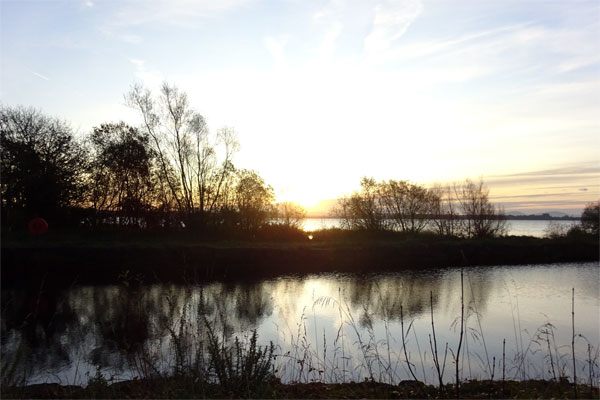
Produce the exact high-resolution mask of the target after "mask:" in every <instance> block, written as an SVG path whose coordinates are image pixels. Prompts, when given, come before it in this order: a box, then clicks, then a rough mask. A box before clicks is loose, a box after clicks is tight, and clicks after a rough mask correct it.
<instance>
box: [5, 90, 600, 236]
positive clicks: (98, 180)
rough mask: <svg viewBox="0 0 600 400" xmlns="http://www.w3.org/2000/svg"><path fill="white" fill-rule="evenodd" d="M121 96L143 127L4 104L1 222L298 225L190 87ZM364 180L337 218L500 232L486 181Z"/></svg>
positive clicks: (221, 232)
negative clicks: (79, 132)
mask: <svg viewBox="0 0 600 400" xmlns="http://www.w3.org/2000/svg"><path fill="white" fill-rule="evenodd" d="M125 100H126V102H127V104H128V105H129V106H131V107H132V108H133V109H134V110H136V111H137V113H138V115H139V116H140V117H141V120H142V123H141V125H140V126H139V127H132V126H129V125H127V124H125V123H123V122H108V123H104V124H101V125H100V126H97V127H94V128H93V129H92V132H91V133H90V134H89V135H87V136H85V137H83V138H80V139H79V140H78V139H77V138H76V137H75V135H74V133H73V131H72V129H71V128H70V127H69V125H68V124H67V123H66V122H64V121H61V120H59V119H56V118H51V117H48V116H46V115H43V114H42V113H41V112H40V111H37V110H35V109H31V108H24V107H7V106H2V107H1V108H0V131H1V132H0V134H1V138H0V139H1V140H0V151H1V156H2V160H1V169H2V171H1V173H2V182H1V195H2V199H1V209H2V227H3V229H5V230H10V231H16V232H19V231H21V232H22V231H24V230H25V227H26V224H27V222H28V221H29V220H31V219H32V218H34V217H43V218H45V219H47V220H48V221H49V222H50V227H51V230H53V229H56V228H57V227H70V228H72V229H80V230H81V229H84V230H87V231H90V230H112V231H117V230H126V231H132V230H149V231H157V230H168V231H170V232H176V231H178V230H186V231H188V232H194V233H195V234H196V235H199V236H205V237H206V236H209V235H210V236H213V237H229V238H235V237H236V236H237V235H240V232H241V233H242V234H245V235H246V237H256V236H257V235H263V237H274V236H277V235H282V237H288V238H298V237H299V236H300V235H301V232H300V228H301V222H302V219H303V218H304V217H305V215H306V212H305V211H304V209H303V208H302V207H300V206H299V205H297V204H294V203H290V202H285V203H280V204H274V200H275V198H274V191H273V188H272V187H271V186H270V185H269V184H268V183H267V182H265V181H264V179H263V178H262V177H261V176H259V174H258V173H257V172H255V171H252V170H246V169H239V168H236V167H235V165H234V158H235V155H236V154H237V153H238V151H239V150H240V145H239V142H238V140H237V135H236V132H235V130H234V129H233V128H231V127H223V128H220V129H218V130H216V132H215V133H214V134H213V133H211V131H210V130H209V128H208V126H207V124H206V121H205V119H204V117H203V116H202V115H201V114H200V113H198V112H197V111H196V110H194V109H193V108H192V107H191V105H190V104H189V101H188V98H187V95H186V93H185V92H183V91H181V90H180V89H178V88H177V87H175V86H172V85H169V84H167V83H164V84H163V85H162V86H161V88H160V90H159V92H158V93H152V92H151V91H150V90H148V89H146V88H144V87H143V86H140V85H134V86H132V88H131V89H130V91H129V92H128V93H127V94H126V95H125ZM360 184H361V189H360V190H359V191H357V192H354V193H352V194H350V195H348V196H346V197H344V198H343V199H340V200H339V202H338V207H337V209H336V211H335V216H337V217H339V218H340V219H341V220H342V226H343V228H346V229H349V230H356V231H366V232H377V233H379V234H383V233H384V232H391V231H393V232H402V233H407V234H419V233H421V232H424V231H432V232H434V233H436V234H438V235H441V236H445V237H466V238H485V237H493V236H500V235H502V234H504V233H505V232H506V225H505V215H504V212H503V210H502V209H501V208H499V207H497V206H495V205H494V204H492V203H491V201H490V199H489V195H488V194H489V190H488V189H487V188H486V186H485V184H484V183H483V181H482V180H479V181H477V182H475V181H471V180H469V179H467V180H466V181H465V182H463V183H454V184H451V185H447V186H442V185H436V186H434V187H431V188H427V187H425V186H423V185H421V184H417V183H412V182H408V181H403V180H389V181H381V182H377V181H376V180H375V179H373V178H366V177H365V178H362V180H361V182H360ZM580 230H581V234H583V235H585V234H593V235H596V236H597V235H598V204H597V203H594V204H590V205H589V206H588V207H587V208H586V210H585V211H584V214H583V215H582V225H581V227H580ZM259 231H263V232H262V233H260V232H259ZM575 234H577V232H575V230H574V231H573V232H572V235H575Z"/></svg>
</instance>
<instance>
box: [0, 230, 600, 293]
mask: <svg viewBox="0 0 600 400" xmlns="http://www.w3.org/2000/svg"><path fill="white" fill-rule="evenodd" d="M599 258H600V257H599V246H598V241H597V240H594V239H593V238H592V239H589V238H585V240H566V239H564V238H558V239H538V238H530V237H523V238H519V237H509V238H496V239H486V240H472V239H471V240H422V241H419V240H410V241H409V240H407V241H363V242H360V241H357V242H322V243H306V242H284V243H281V242H277V243H275V242H261V243H256V242H241V243H240V242H236V243H229V242H213V243H201V244H189V243H187V244H180V245H178V244H174V243H168V244H157V243H153V244H148V245H144V244H139V243H138V244H135V245H128V244H127V243H111V244H101V245H98V244H97V243H89V244H86V243H79V244H78V245H77V246H67V245H61V244H60V243H59V244H55V245H52V246H48V245H45V246H39V247H35V246H32V245H31V244H30V243H27V244H26V245H19V244H18V243H17V244H12V245H10V246H5V245H3V246H2V249H1V261H2V271H1V272H2V287H10V286H20V285H26V284H28V283H32V282H36V283H39V282H40V280H41V279H43V280H44V281H45V283H46V284H50V283H54V284H60V283H62V284H67V285H70V284H73V283H74V282H77V283H82V284H105V283H114V282H118V281H119V280H120V279H121V278H122V276H123V273H124V271H127V275H128V276H129V277H133V276H135V277H137V278H139V280H140V281H143V282H144V283H151V282H165V281H168V282H182V283H194V282H205V281H211V280H229V279H230V280H236V279H241V280H253V279H264V278H268V277H275V276H281V275H287V274H314V273H320V272H339V273H370V272H382V271H399V270H403V269H409V268H412V269H415V268H416V269H425V268H437V267H460V266H485V265H524V264H550V263H562V262H586V261H598V260H599Z"/></svg>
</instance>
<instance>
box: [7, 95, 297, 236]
mask: <svg viewBox="0 0 600 400" xmlns="http://www.w3.org/2000/svg"><path fill="white" fill-rule="evenodd" d="M125 98H126V101H127V103H128V104H129V105H130V106H131V107H133V108H134V109H135V110H137V111H138V113H139V115H140V116H141V119H142V121H143V123H142V125H141V126H140V127H132V126H129V125H127V124H125V123H123V122H120V123H106V124H102V125H100V126H99V127H95V128H93V131H92V132H91V134H90V135H88V136H87V137H86V138H84V139H82V140H77V139H76V138H75V136H74V134H73V131H72V129H71V128H70V127H69V125H68V124H67V123H65V122H63V121H61V120H59V119H56V118H50V117H48V116H45V115H43V114H42V113H40V112H39V111H37V110H35V109H31V108H24V107H15V108H12V107H1V108H0V144H1V146H0V152H1V153H0V155H1V168H2V182H1V194H2V213H3V218H2V220H3V223H5V224H6V223H8V224H11V223H18V224H21V223H22V221H23V220H24V219H28V218H31V217H35V216H42V217H44V218H46V219H48V220H50V221H51V222H53V223H54V224H59V225H60V224H61V223H65V222H66V221H77V223H81V222H82V221H84V222H85V223H86V224H90V225H102V224H110V225H122V226H137V227H139V226H142V227H152V226H195V227H198V228H200V229H210V228H217V227H240V228H242V229H245V230H254V229H256V228H258V227H260V226H261V225H263V224H265V223H266V222H267V221H268V220H272V219H273V218H277V219H276V221H277V222H278V223H281V224H288V225H289V226H295V227H297V226H298V224H299V221H301V219H302V218H303V217H304V212H303V210H302V209H301V208H300V207H299V206H298V205H295V204H290V203H286V204H283V205H279V206H278V207H276V206H274V204H273V201H274V193H273V188H272V187H271V186H270V185H268V184H266V183H265V181H264V180H263V179H262V178H261V177H260V176H259V175H258V174H257V173H256V172H255V171H251V170H245V169H237V168H236V167H235V166H234V164H233V158H234V156H235V154H236V153H237V152H238V151H239V143H238V141H237V137H236V133H235V131H234V130H233V129H232V128H229V127H225V128H221V129H219V130H218V131H217V132H216V134H215V135H211V133H210V132H209V129H208V127H207V124H206V121H205V119H204V118H203V117H202V115H200V114H199V113H198V112H196V111H194V110H193V109H192V108H191V106H190V104H189V101H188V98H187V95H186V94H185V93H184V92H181V91H180V90H179V89H177V88H176V87H174V86H170V85H168V84H163V85H162V87H161V90H160V93H159V94H158V95H157V96H154V95H153V94H152V93H151V92H150V91H149V90H147V89H145V88H143V87H142V86H138V85H135V86H133V87H132V89H131V90H130V92H129V93H127V94H126V96H125Z"/></svg>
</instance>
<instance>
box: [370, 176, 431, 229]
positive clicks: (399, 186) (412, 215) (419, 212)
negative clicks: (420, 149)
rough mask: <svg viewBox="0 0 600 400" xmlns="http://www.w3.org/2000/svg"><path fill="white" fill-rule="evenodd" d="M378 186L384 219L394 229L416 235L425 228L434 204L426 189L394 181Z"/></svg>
mask: <svg viewBox="0 0 600 400" xmlns="http://www.w3.org/2000/svg"><path fill="white" fill-rule="evenodd" d="M379 185H380V195H381V196H382V204H383V206H384V210H385V214H386V217H387V218H388V219H389V220H390V222H391V224H392V226H393V227H394V228H395V229H398V230H400V231H402V232H411V233H418V232H421V231H422V230H423V229H424V228H425V227H426V226H427V222H428V219H429V217H430V215H431V211H432V206H433V205H434V203H435V202H434V198H433V196H432V193H431V192H430V191H429V190H427V188H425V187H424V186H421V185H418V184H414V183H410V182H406V181H395V180H390V181H388V182H382V183H380V184H379Z"/></svg>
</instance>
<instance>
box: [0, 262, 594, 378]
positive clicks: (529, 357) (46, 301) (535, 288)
mask: <svg viewBox="0 0 600 400" xmlns="http://www.w3.org/2000/svg"><path fill="white" fill-rule="evenodd" d="M599 270H600V268H599V265H598V263H574V264H554V265H523V266H494V267H472V268H467V269H465V270H464V278H463V288H464V289H463V290H464V304H465V319H466V328H465V330H466V335H465V342H464V344H463V350H462V351H463V352H464V353H463V355H464V358H461V364H460V365H461V370H462V376H463V377H464V378H476V377H478V378H487V377H489V376H490V375H491V373H492V372H493V373H494V374H495V379H497V378H500V377H501V371H502V354H503V351H502V350H503V341H504V340H505V348H506V352H505V354H506V355H505V363H506V368H505V373H506V376H507V379H508V378H511V379H512V378H516V379H527V378H551V377H552V376H553V372H552V366H553V364H554V374H555V375H557V376H558V375H560V374H566V375H568V376H571V368H572V364H571V363H572V361H571V358H570V343H571V294H572V292H571V290H572V288H574V289H575V327H576V333H577V334H578V335H581V336H578V337H577V339H576V351H577V368H578V369H579V372H578V376H582V377H587V376H588V373H587V361H586V360H587V359H588V343H589V344H590V345H591V346H592V347H591V350H592V353H593V354H592V358H593V357H595V356H594V354H596V357H597V352H598V346H599V344H600V328H599V315H600V300H599V299H600V296H599V290H600V289H599V288H600V276H599ZM430 294H432V301H433V303H432V304H431V303H430V301H431V298H430ZM432 309H433V314H434V321H435V331H436V339H437V346H438V353H439V354H440V356H441V357H442V358H443V355H444V350H445V348H446V343H447V344H448V348H449V349H451V350H452V351H456V348H457V343H458V337H459V333H458V330H459V327H460V324H459V322H460V318H459V317H460V313H461V311H460V310H461V275H460V270H459V269H431V270H424V271H422V270H421V271H405V272H400V273H387V274H377V275H367V276H357V275H337V274H323V275H313V276H307V277H294V276H287V277H281V278H278V279H272V280H263V281H257V282H253V283H220V282H215V283H210V284H203V285H196V286H180V285H173V284H161V285H148V286H144V285H141V286H135V285H132V284H131V281H129V282H127V283H125V282H124V283H123V284H120V285H112V286H84V287H80V286H73V287H71V288H70V289H67V290H51V289H44V290H42V292H39V291H31V292H26V291H14V290H3V291H2V331H1V333H2V360H3V362H7V360H11V359H13V357H15V356H16V355H17V354H21V355H23V356H24V357H25V358H26V359H27V360H28V362H27V363H26V364H25V365H26V367H27V371H26V375H27V377H28V382H29V383H36V382H61V383H63V384H66V383H69V384H72V383H76V384H77V383H79V384H85V383H86V382H87V380H88V378H89V377H90V376H94V375H95V373H96V368H100V369H101V370H102V372H103V374H104V376H106V377H111V376H112V377H115V379H126V378H131V377H133V376H136V375H139V374H140V373H141V369H140V366H139V365H140V364H139V360H140V359H141V358H142V357H145V358H147V359H149V360H150V361H151V362H152V365H154V367H155V368H157V369H158V370H161V371H168V370H170V368H172V366H173V363H174V355H173V354H174V353H173V347H172V342H171V337H172V335H173V332H175V333H176V334H177V335H179V337H181V338H183V343H186V345H187V346H189V348H190V349H194V348H195V347H194V346H197V345H198V343H200V342H201V340H203V339H204V340H205V339H206V336H205V331H204V330H203V326H204V321H207V322H208V323H209V324H210V325H211V326H212V327H213V329H215V330H216V331H218V332H219V335H223V334H224V335H225V336H226V337H231V336H232V335H237V336H239V337H242V338H244V337H247V336H248V335H249V333H250V332H251V331H252V330H254V329H256V330H257V332H258V335H259V341H260V342H261V343H263V344H266V343H268V342H269V341H272V342H273V343H274V344H275V345H276V346H277V350H276V352H277V354H279V357H278V358H277V360H276V365H277V369H278V374H279V375H280V376H281V377H282V379H283V380H284V381H312V380H318V381H319V380H323V381H329V382H341V381H348V380H362V379H363V378H365V377H370V376H373V377H374V378H375V379H378V380H383V381H386V382H387V381H391V382H398V381H400V380H403V379H409V371H408V369H407V367H406V365H407V364H406V360H405V357H406V356H408V358H409V360H410V362H411V363H412V365H414V373H415V374H416V375H417V378H418V379H420V380H424V381H426V382H428V383H435V380H434V374H435V372H434V369H433V364H432V357H431V354H432V350H431V346H430V342H429V338H430V334H431V333H432V326H431V310H432ZM401 317H402V318H401ZM402 322H403V323H404V331H405V340H404V342H405V344H406V349H407V352H406V356H405V354H404V352H403V347H402V342H403V341H402V333H401V332H402ZM457 323H458V324H457ZM594 352H595V353H594ZM190 353H191V352H190ZM549 354H551V356H550V355H549ZM551 359H552V363H551V362H550V360H551ZM463 360H464V361H463ZM452 371H454V364H453V361H452V355H451V353H450V351H448V354H447V361H446V375H445V379H446V380H452V379H453V375H452V374H453V372H452Z"/></svg>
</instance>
